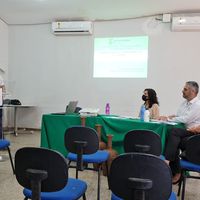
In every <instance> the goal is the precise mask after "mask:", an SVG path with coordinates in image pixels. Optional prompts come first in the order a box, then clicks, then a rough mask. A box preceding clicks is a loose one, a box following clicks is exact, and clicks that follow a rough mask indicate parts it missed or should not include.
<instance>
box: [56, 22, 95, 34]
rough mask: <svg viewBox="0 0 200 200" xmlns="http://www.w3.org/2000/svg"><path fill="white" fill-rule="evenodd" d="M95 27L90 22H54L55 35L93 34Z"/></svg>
mask: <svg viewBox="0 0 200 200" xmlns="http://www.w3.org/2000/svg"><path fill="white" fill-rule="evenodd" d="M92 30H93V26H92V22H89V21H70V22H61V21H60V22H53V23H52V31H53V33H54V34H55V35H61V34H62V35H63V34H71V35H73V34H79V35H82V34H85V35H86V34H87V35H90V34H92Z"/></svg>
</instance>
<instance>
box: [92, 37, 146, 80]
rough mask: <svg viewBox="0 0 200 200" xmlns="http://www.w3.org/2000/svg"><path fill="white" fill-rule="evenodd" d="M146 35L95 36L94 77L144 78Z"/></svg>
mask: <svg viewBox="0 0 200 200" xmlns="http://www.w3.org/2000/svg"><path fill="white" fill-rule="evenodd" d="M147 64H148V36H134V37H110V38H95V41H94V72H93V77H95V78H146V77H147Z"/></svg>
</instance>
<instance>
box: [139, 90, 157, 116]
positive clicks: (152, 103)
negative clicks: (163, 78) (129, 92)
mask: <svg viewBox="0 0 200 200" xmlns="http://www.w3.org/2000/svg"><path fill="white" fill-rule="evenodd" d="M142 100H143V101H144V106H145V108H146V109H148V110H149V113H150V119H158V118H159V103H158V98H157V94H156V92H155V90H153V89H151V88H146V89H145V90H144V94H143V95H142Z"/></svg>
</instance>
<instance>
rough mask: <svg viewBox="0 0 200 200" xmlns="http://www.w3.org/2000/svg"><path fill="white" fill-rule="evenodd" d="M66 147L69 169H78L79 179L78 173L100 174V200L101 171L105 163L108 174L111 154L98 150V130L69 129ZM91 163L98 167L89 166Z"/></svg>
mask: <svg viewBox="0 0 200 200" xmlns="http://www.w3.org/2000/svg"><path fill="white" fill-rule="evenodd" d="M65 147H66V149H67V150H68V151H69V153H68V155H67V159H68V160H69V167H74V168H76V178H78V172H79V171H83V170H85V169H86V170H95V171H97V172H98V184H97V199H98V200H99V199H100V175H101V169H102V165H103V164H104V163H105V165H106V170H107V174H108V165H107V160H108V158H109V153H108V152H107V151H105V150H98V149H99V139H98V135H97V132H96V130H94V129H92V128H89V127H83V126H74V127H71V128H68V129H67V130H66V132H65ZM71 161H75V162H76V166H72V165H71ZM89 163H92V164H95V165H96V166H97V167H95V168H91V167H89V166H88V164H89Z"/></svg>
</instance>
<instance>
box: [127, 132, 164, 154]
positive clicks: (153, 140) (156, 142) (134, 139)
mask: <svg viewBox="0 0 200 200" xmlns="http://www.w3.org/2000/svg"><path fill="white" fill-rule="evenodd" d="M124 151H125V152H126V153H128V152H140V153H148V154H153V155H156V156H160V155H161V151H162V145H161V139H160V136H159V135H158V134H156V133H155V132H154V131H150V130H131V131H129V132H128V133H127V134H126V135H125V138H124Z"/></svg>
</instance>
